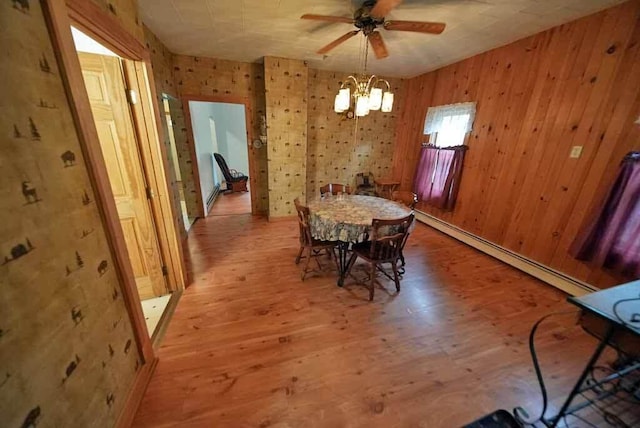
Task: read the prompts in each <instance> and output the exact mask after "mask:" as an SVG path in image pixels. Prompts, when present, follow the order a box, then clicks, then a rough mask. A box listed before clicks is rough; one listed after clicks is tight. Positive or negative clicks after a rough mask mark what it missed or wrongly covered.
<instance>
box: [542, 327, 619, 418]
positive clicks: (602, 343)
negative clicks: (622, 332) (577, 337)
mask: <svg viewBox="0 0 640 428" xmlns="http://www.w3.org/2000/svg"><path fill="white" fill-rule="evenodd" d="M614 330H615V327H614V326H613V324H611V325H609V328H608V329H607V332H606V333H605V334H604V335H603V337H602V340H601V341H600V343H599V344H598V346H597V347H596V350H595V351H594V353H593V355H591V358H589V362H588V363H587V365H586V366H585V368H584V370H583V371H582V374H581V375H580V377H579V378H578V381H577V382H576V384H575V386H574V387H573V389H572V390H571V392H570V393H569V396H568V397H567V399H566V400H565V402H564V404H563V405H562V408H561V409H560V411H559V412H558V414H557V415H556V416H553V417H551V418H549V419H543V421H542V422H543V423H544V424H545V425H546V426H547V427H555V426H557V425H558V422H560V419H561V418H562V417H563V416H565V413H566V411H567V410H568V409H569V406H570V405H571V402H572V401H573V399H574V398H575V397H576V395H578V391H579V390H580V388H581V387H582V384H583V382H584V380H585V379H586V378H587V376H588V375H589V373H590V372H591V370H592V369H593V366H594V365H595V364H596V363H597V362H598V358H600V355H601V354H602V351H604V349H605V348H606V347H607V345H608V344H609V340H610V339H611V336H613V332H614Z"/></svg>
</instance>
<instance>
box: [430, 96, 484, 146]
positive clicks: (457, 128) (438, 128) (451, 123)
mask: <svg viewBox="0 0 640 428" xmlns="http://www.w3.org/2000/svg"><path fill="white" fill-rule="evenodd" d="M475 114H476V103H460V104H449V105H444V106H438V107H430V108H429V110H428V111H427V117H426V118H425V121H424V134H425V135H429V136H431V137H430V142H431V144H433V145H434V146H436V147H438V148H443V147H454V146H462V145H463V144H464V137H465V135H466V134H467V132H469V131H471V127H472V125H473V120H474V118H475Z"/></svg>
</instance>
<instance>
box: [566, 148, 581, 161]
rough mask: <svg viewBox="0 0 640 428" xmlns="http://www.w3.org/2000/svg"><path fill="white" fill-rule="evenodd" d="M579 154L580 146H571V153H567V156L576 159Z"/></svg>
mask: <svg viewBox="0 0 640 428" xmlns="http://www.w3.org/2000/svg"><path fill="white" fill-rule="evenodd" d="M581 154H582V146H573V147H572V148H571V154H570V155H569V157H570V158H574V159H577V158H579V157H580V155H581Z"/></svg>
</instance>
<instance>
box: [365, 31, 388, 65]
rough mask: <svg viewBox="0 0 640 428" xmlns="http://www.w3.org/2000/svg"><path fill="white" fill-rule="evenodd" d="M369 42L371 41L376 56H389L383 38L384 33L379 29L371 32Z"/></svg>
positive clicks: (379, 57) (380, 57)
mask: <svg viewBox="0 0 640 428" xmlns="http://www.w3.org/2000/svg"><path fill="white" fill-rule="evenodd" d="M368 39H369V43H371V47H372V48H373V52H374V53H375V54H376V58H378V59H382V58H386V57H388V56H389V52H388V51H387V47H386V46H385V45H384V40H382V35H381V34H380V33H378V32H377V31H374V32H373V33H371V34H369V37H368Z"/></svg>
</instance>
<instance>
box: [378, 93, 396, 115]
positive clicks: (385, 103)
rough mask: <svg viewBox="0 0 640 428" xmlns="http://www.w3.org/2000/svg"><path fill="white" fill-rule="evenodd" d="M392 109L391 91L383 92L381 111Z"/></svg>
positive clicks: (386, 111) (385, 111)
mask: <svg viewBox="0 0 640 428" xmlns="http://www.w3.org/2000/svg"><path fill="white" fill-rule="evenodd" d="M392 109H393V93H392V92H385V93H384V95H383V96H382V109H381V110H382V112H383V113H389V112H390V111H391V110H392Z"/></svg>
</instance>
